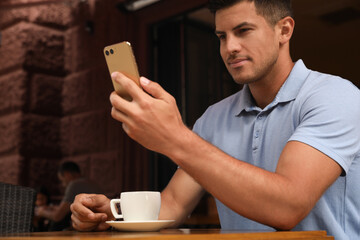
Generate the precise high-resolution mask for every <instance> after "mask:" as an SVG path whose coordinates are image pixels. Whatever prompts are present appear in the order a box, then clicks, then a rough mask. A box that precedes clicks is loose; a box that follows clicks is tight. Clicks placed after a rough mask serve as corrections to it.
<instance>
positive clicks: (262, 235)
mask: <svg viewBox="0 0 360 240" xmlns="http://www.w3.org/2000/svg"><path fill="white" fill-rule="evenodd" d="M1 239H9V240H34V239H38V240H71V239H72V240H100V239H109V240H110V239H111V240H116V239H120V240H124V239H127V240H155V239H156V240H158V239H160V240H165V239H166V240H200V239H204V240H215V239H216V240H219V239H220V240H248V239H249V240H275V239H276V240H280V239H290V240H310V239H311V240H325V239H326V240H329V239H332V240H334V237H331V236H328V235H327V234H326V232H325V231H303V232H291V231H290V232H287V231H284V232H238V231H237V232H236V231H224V230H220V229H204V230H201V229H198V230H195V229H164V230H161V231H160V232H143V233H141V232H119V231H107V232H76V231H64V232H44V233H28V234H17V235H16V236H15V235H12V236H11V235H9V236H6V237H4V236H3V237H0V240H1Z"/></svg>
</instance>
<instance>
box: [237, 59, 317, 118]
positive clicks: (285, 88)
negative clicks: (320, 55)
mask: <svg viewBox="0 0 360 240" xmlns="http://www.w3.org/2000/svg"><path fill="white" fill-rule="evenodd" d="M309 73H310V70H309V69H307V68H306V66H305V64H304V62H303V61H302V60H301V59H300V60H298V61H297V62H296V63H295V65H294V67H293V69H292V70H291V72H290V74H289V76H288V78H287V79H286V81H285V82H284V84H283V85H282V86H281V88H280V90H279V92H278V93H277V95H276V97H275V99H274V100H273V101H272V102H271V103H270V104H269V105H268V106H266V107H265V108H264V109H263V110H267V109H269V108H272V107H274V106H276V105H277V104H278V103H282V102H289V101H292V100H294V99H296V96H297V95H298V93H299V91H300V88H301V87H302V85H303V83H304V81H305V79H306V78H307V76H308V75H309ZM237 105H238V107H237V110H236V114H237V115H240V114H241V113H242V112H243V111H246V112H250V111H254V110H257V111H262V110H261V109H260V108H259V107H257V106H256V104H255V101H254V99H253V97H252V95H251V92H250V89H249V86H248V85H247V84H245V85H244V87H243V89H242V90H241V94H240V96H239V98H238V104H237Z"/></svg>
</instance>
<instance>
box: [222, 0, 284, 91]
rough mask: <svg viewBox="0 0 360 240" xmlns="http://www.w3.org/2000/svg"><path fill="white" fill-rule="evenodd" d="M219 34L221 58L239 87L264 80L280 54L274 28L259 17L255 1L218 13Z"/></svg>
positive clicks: (236, 5)
mask: <svg viewBox="0 0 360 240" xmlns="http://www.w3.org/2000/svg"><path fill="white" fill-rule="evenodd" d="M215 25H216V30H215V32H216V35H217V36H218V37H219V39H220V54H221V57H222V59H223V61H224V63H225V65H226V67H227V69H228V71H229V72H230V74H231V75H232V77H233V78H234V80H235V82H237V83H239V84H244V83H253V82H255V81H258V80H261V79H263V78H264V77H266V75H267V74H268V73H270V72H271V70H272V67H273V66H274V65H275V63H276V61H277V58H278V55H279V41H278V37H277V34H276V31H275V30H274V29H275V28H274V27H272V26H270V25H269V23H268V22H267V21H266V20H265V18H264V17H263V16H260V15H257V13H256V8H255V5H254V3H253V2H248V1H243V2H240V3H237V4H235V5H234V6H231V7H229V8H225V9H222V10H219V11H217V12H216V15H215Z"/></svg>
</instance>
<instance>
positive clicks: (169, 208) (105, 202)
mask: <svg viewBox="0 0 360 240" xmlns="http://www.w3.org/2000/svg"><path fill="white" fill-rule="evenodd" d="M203 193H204V190H203V188H202V187H201V186H200V185H199V184H198V183H197V182H195V181H194V179H192V178H191V177H190V176H189V175H187V174H186V173H185V172H184V171H183V170H181V169H178V170H177V171H176V173H175V174H174V176H173V177H172V179H171V181H170V182H169V184H168V185H167V187H166V188H165V189H164V191H163V192H162V193H161V209H160V215H159V219H162V220H175V222H174V224H173V225H172V226H170V227H175V226H177V225H179V224H181V223H182V222H183V221H184V220H185V218H186V217H187V216H188V215H189V214H190V213H191V212H192V210H193V209H194V208H195V206H196V205H197V203H198V202H199V200H200V198H201V196H202V195H203ZM71 211H72V216H71V219H72V224H73V227H74V228H75V229H77V230H79V231H92V230H96V231H104V230H106V229H107V228H109V225H107V224H106V223H105V221H109V220H114V217H113V216H112V213H111V211H110V200H109V199H108V198H107V197H105V196H104V195H101V194H79V195H77V196H76V198H75V200H74V203H73V204H71Z"/></svg>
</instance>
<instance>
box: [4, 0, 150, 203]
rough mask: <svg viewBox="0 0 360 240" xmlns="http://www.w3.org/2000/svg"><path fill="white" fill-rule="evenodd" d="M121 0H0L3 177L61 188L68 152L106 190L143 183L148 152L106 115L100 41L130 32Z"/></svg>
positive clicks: (116, 190) (106, 76) (105, 78)
mask: <svg viewBox="0 0 360 240" xmlns="http://www.w3.org/2000/svg"><path fill="white" fill-rule="evenodd" d="M118 2H119V1H115V0H72V1H44V0H38V1H27V0H2V1H1V2H0V31H1V45H0V166H1V168H0V181H1V182H7V183H13V184H19V185H25V186H31V187H36V186H39V185H45V186H46V187H48V188H49V190H50V192H51V193H52V194H53V195H54V196H59V195H60V194H61V191H62V188H61V186H60V185H59V182H58V179H57V175H56V170H57V167H58V165H59V163H60V162H61V161H65V160H72V161H76V162H77V163H79V165H80V166H81V168H82V171H83V174H84V175H85V176H86V177H88V178H90V179H92V180H95V181H96V182H97V183H98V184H100V185H101V186H103V188H104V193H106V194H107V195H113V194H115V193H119V192H121V191H123V190H134V189H143V188H146V186H147V161H146V160H147V159H146V157H147V152H146V151H145V150H144V149H143V148H142V147H140V146H138V145H137V144H135V143H134V142H132V141H131V140H130V139H129V138H128V137H127V136H126V135H125V134H124V132H123V131H122V129H121V125H120V124H119V123H117V122H116V121H115V120H113V119H112V118H111V116H110V103H109V100H108V99H109V94H110V93H111V91H112V84H111V81H110V77H109V73H108V72H107V68H106V65H105V60H104V57H103V54H102V49H103V48H104V46H105V45H108V44H113V43H115V42H120V41H123V40H125V39H127V38H128V37H129V36H128V35H127V29H126V28H127V25H126V22H127V19H128V18H129V16H127V15H126V14H125V13H122V12H120V11H119V10H118V9H117V8H116V3H118ZM137 166H141V168H140V167H137Z"/></svg>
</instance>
